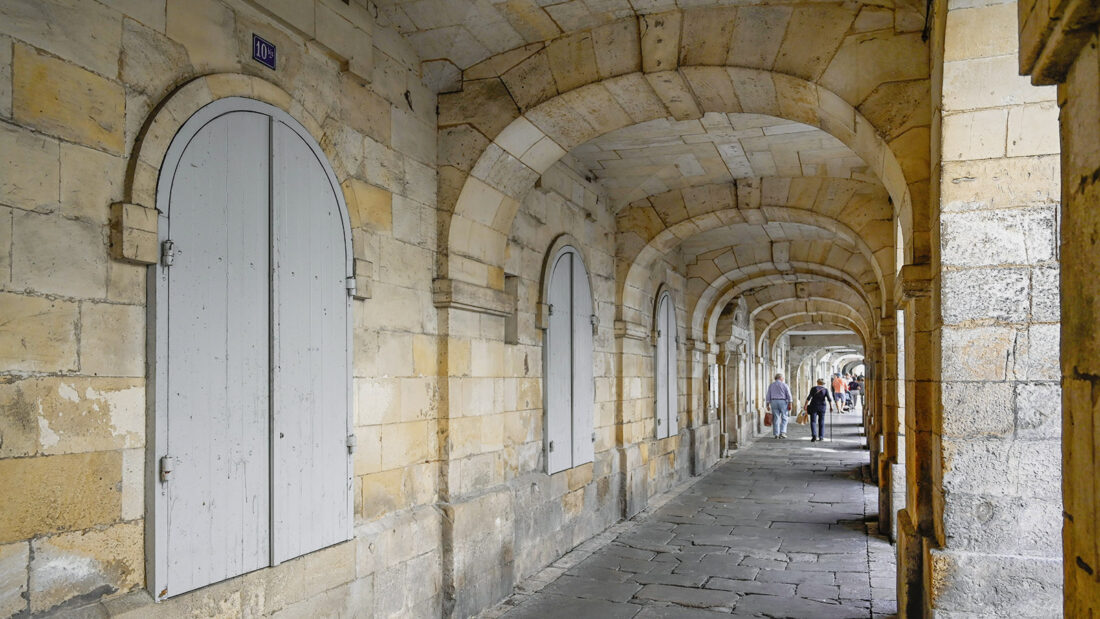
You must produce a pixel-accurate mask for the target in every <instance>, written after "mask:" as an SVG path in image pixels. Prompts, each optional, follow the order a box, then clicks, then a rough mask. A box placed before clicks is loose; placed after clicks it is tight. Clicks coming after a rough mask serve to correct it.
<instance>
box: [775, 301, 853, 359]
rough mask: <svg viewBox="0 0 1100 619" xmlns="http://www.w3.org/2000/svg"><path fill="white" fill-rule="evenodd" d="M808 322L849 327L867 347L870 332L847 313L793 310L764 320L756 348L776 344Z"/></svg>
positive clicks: (843, 327)
mask: <svg viewBox="0 0 1100 619" xmlns="http://www.w3.org/2000/svg"><path fill="white" fill-rule="evenodd" d="M807 324H829V325H833V326H836V327H839V328H841V329H847V330H849V331H852V332H853V333H855V334H856V335H857V336H858V337H859V338H860V341H862V342H863V346H864V348H865V349H866V346H867V342H868V341H870V340H869V334H868V333H867V332H866V331H864V330H862V328H861V324H860V321H859V320H858V318H857V317H853V316H852V315H851V314H847V313H836V312H828V311H824V312H791V313H789V314H784V315H782V316H776V317H775V318H774V319H773V320H771V321H770V322H764V323H763V324H762V328H761V329H758V330H757V332H756V342H754V344H755V346H756V350H757V351H758V352H759V351H761V350H762V348H761V344H762V343H763V342H764V341H767V342H768V347H769V348H771V347H772V346H774V345H775V343H776V341H778V340H779V338H781V337H782V336H783V335H784V334H786V333H788V332H790V331H792V330H794V329H797V328H798V327H801V326H805V325H807Z"/></svg>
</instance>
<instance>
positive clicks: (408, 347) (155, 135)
mask: <svg viewBox="0 0 1100 619" xmlns="http://www.w3.org/2000/svg"><path fill="white" fill-rule="evenodd" d="M252 33H256V34H259V35H261V36H263V37H264V38H265V39H267V40H269V41H271V42H272V43H275V44H276V45H277V47H278V65H277V66H278V69H277V70H275V71H272V70H270V69H267V68H266V67H263V66H261V65H259V64H258V63H256V62H254V61H252V60H251V59H250V58H251V35H252ZM418 65H419V60H418V59H417V58H416V56H415V55H414V54H413V52H412V51H411V49H410V48H408V46H407V45H406V44H405V43H404V41H403V40H402V39H401V38H400V36H399V35H397V33H396V32H392V31H387V30H385V29H382V28H376V26H375V24H374V23H373V19H372V17H371V15H370V13H369V11H368V10H367V7H366V3H364V2H358V1H356V2H351V3H345V2H342V1H339V0H336V1H330V0H323V1H321V0H318V1H317V2H313V1H308V2H246V1H243V0H226V1H224V2H222V1H220V0H197V1H192V0H186V1H184V0H149V1H143V2H139V3H135V2H120V1H108V2H103V3H99V2H83V1H80V2H77V1H70V0H46V1H37V0H35V1H31V0H14V1H11V2H4V3H3V5H2V6H0V157H2V158H3V161H2V162H0V315H2V316H3V317H4V319H3V321H2V324H0V410H2V411H3V414H2V415H0V435H2V442H0V493H2V495H3V496H4V497H5V500H4V501H3V502H0V563H2V565H3V568H2V569H0V575H2V576H0V615H3V616H7V615H10V614H18V613H40V612H47V611H51V610H58V609H62V608H70V607H77V606H81V605H86V604H99V605H100V606H99V608H98V609H97V610H96V611H95V612H101V613H102V612H106V613H108V614H122V615H132V616H149V613H150V612H153V611H151V610H150V608H149V604H151V603H152V599H151V597H150V596H149V595H148V594H146V593H144V592H143V591H141V589H142V587H143V586H144V585H145V578H144V576H145V574H144V563H145V550H144V542H145V539H144V535H143V527H144V522H143V520H144V514H145V510H144V505H143V495H144V490H143V489H144V487H145V485H146V483H147V480H146V478H145V473H144V470H145V461H146V450H145V447H146V444H147V443H148V442H149V441H151V437H149V436H146V424H145V419H146V415H147V402H146V397H145V378H144V377H145V376H146V363H145V362H146V359H145V328H146V316H147V310H148V309H149V308H148V307H147V306H146V296H145V275H146V267H145V266H141V265H136V264H130V263H126V262H122V261H117V260H114V259H111V258H109V257H108V256H109V233H108V232H109V230H108V228H109V224H110V218H111V216H110V213H111V204H112V203H113V202H121V201H129V202H137V203H139V204H142V205H143V206H147V207H152V206H155V203H154V202H155V195H154V193H153V189H152V188H153V186H154V183H155V181H156V173H157V166H159V160H139V159H138V153H139V152H148V151H149V149H150V148H151V147H150V145H151V144H159V145H161V146H163V147H166V146H167V142H168V141H169V140H170V139H171V137H172V135H173V134H174V132H175V129H176V128H178V126H179V125H180V124H182V123H183V122H184V121H185V120H186V116H184V117H174V116H173V113H180V112H181V111H186V110H189V111H194V110H195V109H197V108H198V107H200V106H201V105H202V104H204V103H206V102H209V101H211V100H214V99H217V98H221V97H225V96H245V97H253V98H257V99H261V100H263V101H266V102H268V103H271V104H273V105H276V106H278V107H282V108H283V109H285V110H287V111H288V112H289V113H290V114H291V115H293V116H295V117H296V118H297V119H298V120H299V121H301V122H302V123H303V124H304V125H305V126H306V127H307V128H308V129H309V130H310V131H311V132H312V133H313V134H314V136H315V137H316V138H317V139H318V140H319V142H320V143H321V144H322V147H323V149H324V151H325V153H326V155H327V156H328V158H329V159H330V161H331V163H332V166H333V168H334V170H335V172H336V175H337V176H338V179H339V181H340V182H341V183H342V185H343V189H344V193H345V199H346V201H347V203H348V205H349V210H350V211H351V213H350V215H351V220H352V224H353V227H354V235H355V238H354V253H355V257H356V259H357V267H358V271H357V275H358V276H359V280H360V287H361V290H360V292H361V293H363V294H364V295H365V296H368V297H369V298H368V299H365V300H361V301H356V302H354V310H353V311H354V332H355V344H354V345H355V350H354V377H355V379H354V382H355V426H356V434H357V436H358V443H359V448H358V452H357V454H356V461H355V474H356V477H355V484H354V493H355V495H356V499H355V521H356V534H355V535H356V539H355V540H353V541H351V542H348V543H344V544H340V545H337V546H334V547H332V548H329V549H326V550H323V551H319V552H316V553H313V554H310V555H307V556H306V557H302V558H300V559H296V560H292V561H289V562H287V563H284V564H283V565H280V566H279V567H277V568H271V569H264V570H261V571H259V572H255V573H253V574H249V575H245V576H242V577H238V578H234V579H231V580H229V581H227V582H224V583H221V584H217V585H214V586H211V587H207V588H205V589H202V590H200V591H197V592H195V593H192V594H187V595H182V596H179V597H176V598H171V599H170V600H169V601H167V602H165V603H163V604H161V605H159V606H158V607H157V609H156V612H157V613H158V614H159V615H163V616H174V615H186V614H195V615H204V616H206V615H213V614H215V613H216V612H221V613H228V614H243V615H263V614H271V613H275V612H277V611H286V612H302V611H303V609H304V608H305V607H306V606H308V607H309V608H310V609H311V613H313V612H317V613H321V612H331V613H334V614H341V613H346V612H347V609H348V608H351V607H355V608H360V609H366V610H367V611H368V612H370V613H374V614H377V615H379V616H391V615H400V616H427V615H434V616H438V614H439V608H440V606H441V599H442V587H441V570H440V563H441V561H440V552H441V550H440V546H439V544H438V539H439V531H440V528H441V524H440V515H439V513H438V512H437V511H435V510H434V509H432V508H431V506H432V505H433V504H434V503H435V501H436V497H437V485H438V478H439V477H438V471H439V462H438V458H437V449H436V447H435V445H436V442H437V441H436V436H437V431H436V418H437V408H438V407H437V402H436V399H437V398H436V392H437V384H438V380H439V379H438V365H437V360H436V346H435V333H436V325H435V312H434V310H433V308H432V307H431V292H430V291H431V278H432V273H433V266H434V259H435V256H434V251H435V246H436V226H435V203H436V198H435V195H436V186H437V182H436V173H435V158H436V145H435V97H434V95H433V94H432V93H431V91H429V90H428V89H427V88H426V87H424V86H423V85H422V84H421V82H420V77H419V66H418ZM173 93H176V96H175V98H173ZM165 110H171V111H168V112H165ZM189 111H188V112H187V113H189ZM160 152H161V153H163V150H161V151H160ZM73 565H79V566H81V567H80V569H75V570H74V569H69V566H73Z"/></svg>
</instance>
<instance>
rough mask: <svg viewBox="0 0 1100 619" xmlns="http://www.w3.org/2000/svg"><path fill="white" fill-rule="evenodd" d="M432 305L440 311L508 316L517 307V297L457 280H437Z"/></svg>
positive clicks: (434, 284) (433, 286) (433, 289)
mask: <svg viewBox="0 0 1100 619" xmlns="http://www.w3.org/2000/svg"><path fill="white" fill-rule="evenodd" d="M432 304H433V305H435V306H436V307H438V308H440V309H458V310H464V311H467V312H476V313H478V314H488V315H490V316H508V315H509V314H511V313H512V308H513V307H515V297H513V296H512V295H510V294H508V293H506V292H503V291H500V290H494V289H493V288H487V287H485V286H478V285H477V284H471V283H469V282H464V281H461V280H457V279H436V280H433V281H432Z"/></svg>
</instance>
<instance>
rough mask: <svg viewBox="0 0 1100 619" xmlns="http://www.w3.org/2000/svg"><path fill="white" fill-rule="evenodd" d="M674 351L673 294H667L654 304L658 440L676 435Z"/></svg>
mask: <svg viewBox="0 0 1100 619" xmlns="http://www.w3.org/2000/svg"><path fill="white" fill-rule="evenodd" d="M676 350H677V346H676V307H675V306H674V305H673V304H672V295H670V294H668V293H667V292H666V293H664V294H663V295H661V300H660V301H659V302H658V303H657V353H656V354H657V358H656V363H655V364H654V365H655V372H656V379H657V438H666V437H669V436H672V435H674V434H676V433H677V432H679V429H678V424H677V420H678V406H677V398H678V394H677V390H676V386H677V385H676V382H677V381H676V369H677V358H676Z"/></svg>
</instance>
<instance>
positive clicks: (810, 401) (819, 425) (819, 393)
mask: <svg viewBox="0 0 1100 619" xmlns="http://www.w3.org/2000/svg"><path fill="white" fill-rule="evenodd" d="M826 406H831V407H833V409H834V410H835V409H836V405H835V404H833V399H832V398H830V397H829V390H828V389H826V388H825V379H824V378H819V379H817V386H815V387H813V388H811V389H810V395H808V396H806V404H805V407H806V410H807V411H808V412H809V413H810V434H812V435H813V438H811V439H810V442H811V443H813V442H815V441H822V440H825V408H826Z"/></svg>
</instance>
